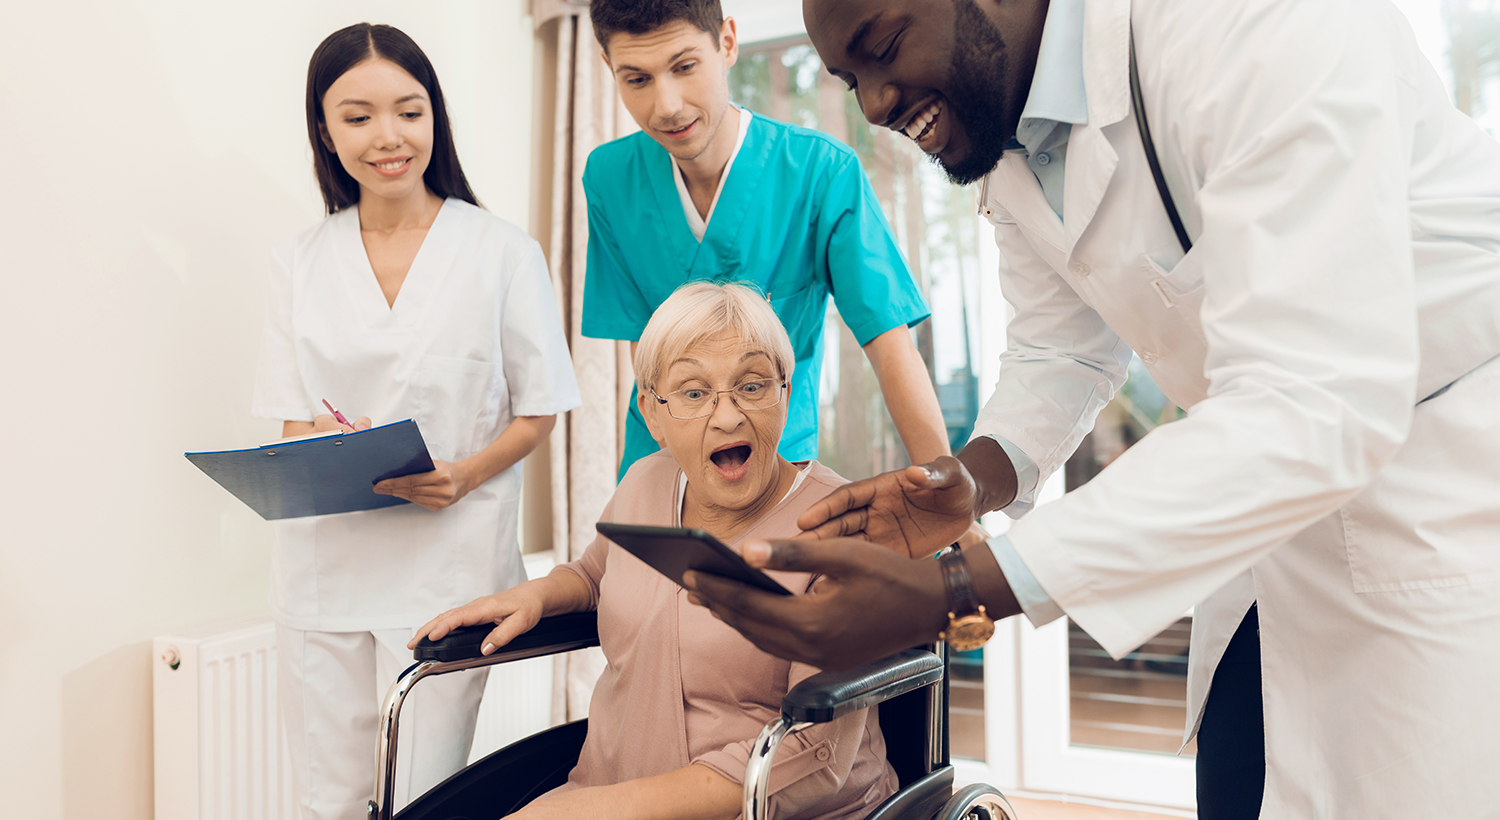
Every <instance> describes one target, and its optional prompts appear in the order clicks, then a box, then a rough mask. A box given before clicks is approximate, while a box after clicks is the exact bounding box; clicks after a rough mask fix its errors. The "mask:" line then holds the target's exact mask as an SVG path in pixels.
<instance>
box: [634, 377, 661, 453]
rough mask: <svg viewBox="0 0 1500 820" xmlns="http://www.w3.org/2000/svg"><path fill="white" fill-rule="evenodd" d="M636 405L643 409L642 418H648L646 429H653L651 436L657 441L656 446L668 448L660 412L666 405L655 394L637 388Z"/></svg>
mask: <svg viewBox="0 0 1500 820" xmlns="http://www.w3.org/2000/svg"><path fill="white" fill-rule="evenodd" d="M635 405H636V407H637V408H638V409H639V410H640V411H641V418H643V419H645V420H646V429H647V430H650V431H651V438H652V439H654V440H655V441H656V446H658V447H661V448H664V449H665V448H666V446H667V437H666V432H665V431H664V430H663V429H662V426H661V425H662V422H661V416H660V413H662V412H663V410H664V408H665V405H663V404H662V403H661V402H659V401H657V400H656V398H655V397H654V396H652V395H651V394H650V393H647V392H646V391H645V390H636V392H635Z"/></svg>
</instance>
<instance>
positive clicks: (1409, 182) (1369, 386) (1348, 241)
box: [976, 0, 1500, 818]
mask: <svg viewBox="0 0 1500 820" xmlns="http://www.w3.org/2000/svg"><path fill="white" fill-rule="evenodd" d="M1132 17H1133V22H1134V28H1135V38H1136V52H1137V57H1138V59H1139V64H1140V75H1141V81H1142V86H1143V88H1144V96H1145V100H1146V110H1147V115H1148V119H1149V121H1150V123H1151V127H1152V132H1153V136H1154V137H1155V142H1156V146H1157V151H1158V152H1159V154H1160V156H1161V161H1162V165H1163V167H1164V170H1165V174H1166V177H1167V180H1168V182H1169V184H1170V186H1171V190H1172V192H1173V195H1174V197H1175V198H1176V201H1177V203H1178V208H1179V210H1180V211H1181V212H1182V215H1183V218H1184V221H1185V222H1186V224H1187V227H1188V230H1189V233H1190V234H1191V235H1192V237H1193V238H1194V242H1195V244H1194V247H1193V250H1192V252H1191V253H1190V254H1188V255H1187V256H1186V257H1184V256H1183V254H1182V251H1181V249H1180V247H1179V246H1178V244H1177V242H1176V239H1175V237H1174V235H1173V233H1172V230H1171V227H1170V224H1169V223H1168V221H1167V219H1166V216H1165V212H1164V210H1163V207H1162V205H1161V203H1160V200H1159V199H1158V196H1157V191H1156V188H1155V185H1154V183H1153V181H1152V178H1151V174H1150V170H1149V167H1148V165H1147V162H1146V159H1145V155H1144V153H1143V150H1142V146H1141V142H1140V139H1139V137H1138V134H1137V131H1136V125H1135V121H1134V117H1133V115H1132V114H1131V105H1130V85H1129V73H1128V68H1127V66H1128V61H1127V60H1128V58H1127V55H1128V51H1127V48H1128V36H1129V35H1128V32H1129V25H1130V23H1131V19H1132ZM1084 71H1085V83H1086V88H1087V92H1088V108H1089V121H1088V123H1087V124H1086V125H1082V126H1075V127H1073V129H1072V132H1071V135H1070V139H1069V142H1068V148H1067V159H1066V163H1067V165H1066V178H1065V182H1064V186H1065V187H1064V209H1065V210H1064V217H1065V218H1064V219H1063V220H1061V221H1059V220H1058V218H1057V216H1056V214H1055V213H1054V212H1053V211H1052V209H1051V208H1050V207H1049V205H1048V204H1047V201H1046V199H1045V198H1044V196H1043V194H1042V191H1041V188H1040V186H1039V184H1038V183H1037V181H1036V179H1035V178H1034V177H1033V176H1032V174H1031V172H1030V171H1029V169H1028V168H1027V166H1026V165H1025V163H1024V161H1023V160H1022V159H1021V156H1020V153H1019V152H1009V153H1008V154H1007V155H1006V156H1005V157H1004V159H1003V160H1002V161H1001V163H1000V165H999V167H997V169H996V170H995V171H993V172H992V173H991V175H990V179H989V185H988V195H987V197H986V199H985V202H984V204H983V208H984V210H985V213H986V215H987V217H988V218H989V220H990V221H991V222H992V223H993V224H994V225H995V228H996V241H997V243H998V244H999V246H1000V249H1001V252H1002V256H1003V258H1004V269H1003V271H1002V276H1001V279H1002V287H1003V291H1004V294H1005V296H1006V298H1007V299H1008V300H1009V301H1010V302H1011V303H1012V305H1014V307H1015V309H1016V314H1017V315H1016V318H1015V320H1014V321H1013V322H1012V323H1011V325H1010V329H1009V337H1010V339H1009V345H1008V350H1007V352H1006V354H1005V355H1004V360H1003V363H1002V366H1001V376H1000V381H999V384H998V386H997V390H996V393H995V396H994V398H993V400H992V401H991V402H990V403H989V404H988V405H987V406H986V407H985V409H984V410H983V412H982V413H981V415H980V419H979V422H978V424H977V429H976V434H994V435H997V436H1002V437H1005V438H1007V439H1009V440H1010V441H1012V442H1014V443H1016V444H1017V445H1018V446H1019V447H1020V448H1021V449H1022V450H1023V451H1024V452H1025V453H1026V454H1027V455H1028V456H1030V457H1032V458H1033V459H1035V460H1036V461H1037V463H1038V465H1039V467H1040V469H1041V472H1042V474H1043V475H1044V476H1045V475H1047V474H1049V473H1051V472H1053V471H1054V470H1056V469H1057V468H1058V467H1059V466H1060V465H1061V464H1062V462H1063V461H1064V460H1065V459H1066V458H1067V456H1068V455H1069V454H1070V453H1071V452H1072V451H1073V450H1074V449H1075V447H1076V446H1077V443H1078V441H1079V440H1080V439H1081V438H1082V437H1083V435H1084V434H1086V433H1087V432H1088V431H1089V429H1090V428H1091V427H1092V425H1093V420H1094V416H1095V414H1096V413H1097V412H1098V410H1099V408H1100V407H1101V406H1102V404H1103V403H1104V402H1106V401H1107V400H1108V399H1109V397H1110V396H1111V395H1112V394H1113V392H1114V391H1115V390H1116V389H1118V387H1119V386H1120V384H1122V383H1123V381H1124V378H1125V366H1126V364H1127V363H1128V361H1129V357H1130V351H1131V349H1132V348H1133V349H1134V350H1135V351H1136V353H1138V354H1139V356H1140V357H1141V359H1142V361H1143V362H1144V363H1145V365H1146V367H1147V368H1148V369H1149V370H1150V372H1151V373H1152V375H1153V377H1154V378H1155V379H1156V381H1157V383H1158V384H1159V385H1160V386H1161V387H1162V389H1163V390H1164V391H1165V392H1166V394H1167V396H1168V397H1170V398H1171V399H1172V400H1173V401H1174V402H1176V403H1177V404H1179V405H1181V406H1182V407H1185V408H1187V409H1188V416H1187V418H1186V419H1184V420H1182V421H1180V422H1176V423H1174V424H1171V425H1167V426H1165V427H1162V428H1160V429H1158V430H1157V431H1155V432H1153V433H1152V434H1151V435H1149V436H1147V437H1146V438H1145V439H1144V440H1143V441H1141V442H1140V443H1139V444H1137V445H1136V446H1135V447H1133V448H1132V449H1131V450H1129V451H1127V452H1126V453H1125V454H1124V455H1123V456H1122V457H1121V458H1120V459H1118V460H1117V461H1116V462H1115V463H1114V464H1112V465H1111V466H1110V467H1109V468H1108V469H1106V470H1105V471H1104V472H1103V473H1102V474H1101V475H1100V476H1098V477H1097V478H1095V479H1094V480H1093V481H1091V482H1090V483H1089V484H1087V485H1086V486H1084V487H1082V488H1081V489H1079V490H1077V491H1075V492H1073V493H1071V494H1070V495H1069V496H1067V497H1065V498H1063V499H1062V500H1061V501H1058V502H1056V503H1054V504H1050V505H1046V506H1043V507H1041V508H1039V509H1037V510H1035V511H1034V512H1032V513H1030V514H1029V515H1026V516H1025V517H1023V518H1022V519H1021V520H1019V521H1017V522H1016V524H1015V525H1014V527H1013V528H1012V530H1011V531H1010V538H1011V541H1012V543H1013V544H1014V545H1015V549H1016V550H1017V552H1018V553H1019V555H1020V556H1021V557H1022V559H1023V560H1024V561H1025V562H1026V564H1027V566H1028V568H1029V569H1031V571H1032V572H1034V573H1035V575H1036V577H1037V580H1038V581H1039V583H1040V584H1041V585H1042V587H1043V589H1045V590H1046V591H1047V593H1048V594H1049V595H1050V596H1051V597H1052V598H1053V599H1054V600H1055V601H1056V602H1057V603H1058V604H1059V605H1060V606H1061V607H1062V608H1063V609H1064V610H1065V611H1066V612H1067V613H1068V615H1069V616H1070V617H1072V618H1073V619H1074V620H1075V621H1076V622H1077V623H1078V624H1079V625H1080V626H1082V627H1083V628H1084V629H1086V630H1087V631H1088V632H1089V633H1090V634H1091V635H1093V637H1094V638H1096V639H1097V640H1098V641H1099V642H1100V643H1101V644H1102V645H1103V646H1104V647H1105V648H1106V649H1107V650H1109V651H1110V652H1111V653H1112V654H1113V655H1115V656H1117V657H1118V656H1120V655H1122V654H1124V653H1125V652H1128V651H1129V650H1131V649H1133V648H1134V647H1136V646H1138V645H1139V644H1141V643H1142V642H1144V641H1145V640H1147V639H1148V638H1149V637H1151V636H1152V635H1154V634H1155V633H1156V632H1158V631H1159V630H1161V629H1162V628H1164V627H1165V626H1166V625H1167V624H1169V623H1170V622H1171V621H1173V620H1174V619H1176V618H1177V617H1178V616H1180V615H1181V613H1182V612H1183V611H1185V610H1187V609H1188V608H1189V607H1191V606H1193V605H1195V604H1197V605H1198V608H1197V610H1196V617H1195V619H1194V627H1193V630H1194V631H1193V652H1192V655H1193V657H1192V663H1191V671H1190V673H1189V674H1190V680H1189V701H1190V703H1189V707H1190V708H1189V726H1188V732H1189V736H1190V735H1191V733H1192V732H1193V731H1194V730H1195V729H1196V722H1197V719H1198V717H1199V716H1200V715H1201V709H1202V705H1203V703H1204V701H1205V698H1206V695H1207V689H1208V684H1209V682H1210V681H1211V680H1212V676H1213V670H1214V668H1215V665H1216V664H1217V662H1218V660H1219V658H1220V656H1221V655H1222V653H1223V650H1224V647H1225V645H1226V644H1227V642H1228V640H1229V637H1230V635H1231V634H1232V633H1233V632H1234V629H1235V627H1236V626H1237V625H1238V623H1239V621H1240V619H1241V617H1242V616H1243V615H1244V613H1245V611H1246V609H1248V607H1249V606H1250V604H1251V602H1252V601H1258V602H1259V613H1260V627H1261V656H1262V676H1263V681H1264V687H1263V690H1264V695H1263V698H1264V702H1265V721H1266V753H1267V770H1266V791H1265V802H1264V807H1263V810H1262V816H1263V817H1268V818H1270V817H1274V818H1292V817H1296V818H1303V817H1319V818H1322V817H1337V818H1374V817H1454V818H1457V817H1465V818H1472V817H1492V816H1497V815H1500V798H1497V797H1495V795H1494V794H1493V792H1492V790H1491V789H1489V788H1488V787H1487V785H1486V784H1487V783H1488V781H1489V778H1490V777H1492V776H1493V768H1494V763H1495V761H1496V760H1500V705H1497V699H1496V692H1497V691H1500V690H1497V686H1496V679H1497V677H1500V583H1497V582H1500V412H1497V411H1496V410H1495V409H1494V408H1495V407H1496V402H1497V401H1500V360H1497V361H1490V363H1489V364H1488V365H1485V364H1484V363H1485V362H1486V361H1489V360H1491V359H1492V358H1493V357H1495V356H1496V355H1497V354H1500V145H1497V144H1496V143H1495V141H1494V140H1492V139H1490V138H1489V137H1487V136H1485V135H1484V134H1483V133H1482V132H1481V131H1480V130H1479V129H1478V128H1477V126H1475V124H1474V123H1473V122H1472V121H1470V120H1468V118H1466V117H1464V116H1462V115H1461V114H1460V113H1458V112H1457V111H1456V110H1454V109H1453V108H1452V106H1451V105H1450V104H1448V103H1447V102H1446V93H1445V91H1444V89H1443V87H1442V85H1441V83H1440V82H1439V80H1438V77H1437V75H1436V73H1435V72H1434V70H1433V69H1432V67H1431V66H1430V65H1429V64H1428V63H1427V62H1426V60H1425V59H1424V58H1423V57H1422V55H1421V54H1420V52H1419V51H1418V49H1417V46H1416V44H1415V42H1414V41H1413V38H1412V35H1411V32H1410V30H1409V28H1408V26H1407V24H1406V22H1405V20H1404V19H1403V18H1402V17H1401V15H1400V13H1399V12H1398V11H1397V10H1396V9H1395V8H1394V7H1392V6H1390V5H1389V4H1387V3H1384V2H1372V1H1371V0H1320V1H1319V2H1309V1H1308V0H1243V1H1242V2H1206V0H1197V2H1189V0H1136V2H1135V3H1134V4H1132V3H1130V2H1129V0H1088V2H1087V12H1086V23H1085V35H1084ZM1464 374H1468V375H1467V376H1466V377H1465V378H1463V379H1462V380H1460V381H1458V382H1457V384H1455V385H1454V386H1453V387H1452V388H1451V389H1450V390H1448V391H1447V392H1446V393H1444V394H1442V395H1440V396H1438V397H1436V398H1432V399H1431V400H1430V401H1427V402H1424V403H1422V404H1420V405H1419V404H1418V402H1419V401H1421V400H1422V399H1424V398H1426V397H1428V396H1430V395H1431V394H1433V393H1434V392H1436V391H1438V390H1439V389H1441V388H1443V387H1444V386H1445V385H1448V384H1450V383H1451V382H1454V380H1455V379H1458V378H1459V377H1460V376H1464ZM1414 407H1415V410H1414V409H1413V408H1414ZM1205 599H1207V600H1205Z"/></svg>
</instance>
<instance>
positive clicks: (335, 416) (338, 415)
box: [323, 399, 354, 427]
mask: <svg viewBox="0 0 1500 820" xmlns="http://www.w3.org/2000/svg"><path fill="white" fill-rule="evenodd" d="M323 406H324V407H327V408H328V412H330V413H332V414H333V419H334V421H337V422H338V423H339V424H348V425H349V426H350V427H353V426H354V425H353V424H350V423H349V420H348V419H346V418H344V414H343V413H340V412H339V411H338V408H337V407H334V406H333V405H331V404H329V403H328V399H324V400H323Z"/></svg>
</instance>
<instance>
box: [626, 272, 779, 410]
mask: <svg viewBox="0 0 1500 820" xmlns="http://www.w3.org/2000/svg"><path fill="white" fill-rule="evenodd" d="M726 330H727V331H729V332H731V333H733V334H734V335H735V336H737V337H739V338H740V339H741V340H742V341H743V343H744V344H745V346H746V347H748V348H750V349H753V350H762V351H765V354H766V355H767V356H768V357H770V359H771V363H772V365H774V366H775V367H776V369H777V372H778V375H779V376H780V378H781V381H782V382H789V381H791V378H792V369H793V367H794V366H795V365H796V356H795V354H794V353H793V352H792V340H791V339H790V338H789V337H788V336H787V333H786V328H785V327H783V326H782V324H781V319H779V318H777V316H776V311H774V310H772V309H771V303H770V302H768V301H766V297H765V295H764V294H762V293H761V292H760V291H759V290H758V289H756V288H755V287H753V286H751V285H747V284H744V283H741V282H724V283H719V282H689V283H687V284H686V285H683V286H682V287H680V288H678V289H677V290H675V291H673V292H672V295H671V296H669V297H667V301H665V302H662V303H661V307H659V308H657V309H656V312H655V313H653V314H651V321H650V322H648V323H647V324H646V329H645V330H644V331H642V332H641V339H640V342H639V343H638V344H637V345H636V348H635V377H636V383H637V385H639V389H640V390H641V391H642V392H645V391H646V390H647V389H648V388H652V387H655V386H656V382H657V380H658V379H660V378H661V377H662V376H663V375H665V373H666V370H667V367H668V365H669V364H670V363H671V362H674V361H676V360H677V359H678V358H680V357H681V356H682V354H684V353H686V352H687V351H689V350H692V349H693V348H695V347H697V346H698V345H699V344H701V343H702V342H703V341H704V340H706V339H710V338H712V337H714V336H717V335H719V334H720V333H723V332H724V331H726Z"/></svg>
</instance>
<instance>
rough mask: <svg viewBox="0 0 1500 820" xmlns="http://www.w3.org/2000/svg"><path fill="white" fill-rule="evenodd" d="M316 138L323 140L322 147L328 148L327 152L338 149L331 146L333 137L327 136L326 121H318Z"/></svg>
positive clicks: (336, 151) (335, 151)
mask: <svg viewBox="0 0 1500 820" xmlns="http://www.w3.org/2000/svg"><path fill="white" fill-rule="evenodd" d="M318 138H319V139H321V140H323V147H324V148H327V149H328V153H330V154H337V153H338V149H337V148H334V147H333V137H330V136H328V124H327V123H322V122H320V123H318Z"/></svg>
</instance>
